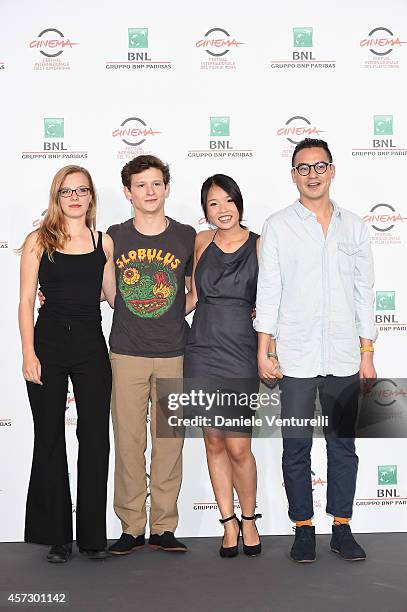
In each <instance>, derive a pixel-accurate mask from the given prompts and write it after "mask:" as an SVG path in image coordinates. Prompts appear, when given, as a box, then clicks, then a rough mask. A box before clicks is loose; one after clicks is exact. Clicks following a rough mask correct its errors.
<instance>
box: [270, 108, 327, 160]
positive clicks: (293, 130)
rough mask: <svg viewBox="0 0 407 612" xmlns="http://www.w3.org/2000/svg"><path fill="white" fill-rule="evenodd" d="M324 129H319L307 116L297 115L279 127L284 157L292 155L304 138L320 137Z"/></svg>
mask: <svg viewBox="0 0 407 612" xmlns="http://www.w3.org/2000/svg"><path fill="white" fill-rule="evenodd" d="M323 133H324V130H321V129H319V128H318V127H317V126H316V125H315V123H312V122H311V121H310V120H309V119H307V117H303V116H302V115H295V116H294V117H290V118H289V119H287V121H286V122H285V124H284V125H282V126H281V127H279V128H277V130H276V135H277V136H278V138H279V139H280V140H282V142H283V149H282V151H281V156H282V157H289V158H291V157H292V154H293V151H294V148H295V147H296V145H297V144H298V143H299V142H300V141H301V140H303V139H304V138H320V134H323Z"/></svg>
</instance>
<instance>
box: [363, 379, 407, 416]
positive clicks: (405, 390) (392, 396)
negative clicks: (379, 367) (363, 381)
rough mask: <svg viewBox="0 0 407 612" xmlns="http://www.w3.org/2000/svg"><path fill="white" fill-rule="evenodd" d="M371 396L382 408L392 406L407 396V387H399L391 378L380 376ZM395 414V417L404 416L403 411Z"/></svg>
mask: <svg viewBox="0 0 407 612" xmlns="http://www.w3.org/2000/svg"><path fill="white" fill-rule="evenodd" d="M369 398H370V399H371V400H372V401H373V402H374V403H375V404H376V405H377V406H379V407H380V408H390V407H391V406H394V404H396V402H397V399H401V398H402V399H406V398H407V387H399V385H398V384H397V383H396V381H395V380H392V379H391V378H380V379H378V380H376V381H375V382H374V383H373V385H372V389H371V391H370V393H369ZM393 414H394V416H395V417H402V416H403V413H402V412H400V413H399V414H396V413H392V415H393Z"/></svg>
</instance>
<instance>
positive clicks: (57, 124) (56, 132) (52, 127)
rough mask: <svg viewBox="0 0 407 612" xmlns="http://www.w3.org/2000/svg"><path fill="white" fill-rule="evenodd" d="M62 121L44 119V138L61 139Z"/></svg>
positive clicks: (62, 132)
mask: <svg viewBox="0 0 407 612" xmlns="http://www.w3.org/2000/svg"><path fill="white" fill-rule="evenodd" d="M63 137H64V120H63V119H50V118H47V119H44V138H63Z"/></svg>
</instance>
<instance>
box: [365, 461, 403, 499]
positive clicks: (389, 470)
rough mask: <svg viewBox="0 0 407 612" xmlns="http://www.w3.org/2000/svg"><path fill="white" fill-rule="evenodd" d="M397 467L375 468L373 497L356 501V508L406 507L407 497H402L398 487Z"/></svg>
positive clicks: (379, 466)
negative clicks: (375, 484) (375, 478)
mask: <svg viewBox="0 0 407 612" xmlns="http://www.w3.org/2000/svg"><path fill="white" fill-rule="evenodd" d="M397 468H398V466H397V465H378V466H377V488H376V492H375V493H376V495H375V497H373V496H371V497H360V498H357V499H356V505H357V506H380V507H389V506H393V507H397V506H399V507H400V506H407V497H403V496H402V495H401V492H400V488H399V486H398V474H397V472H398V469H397Z"/></svg>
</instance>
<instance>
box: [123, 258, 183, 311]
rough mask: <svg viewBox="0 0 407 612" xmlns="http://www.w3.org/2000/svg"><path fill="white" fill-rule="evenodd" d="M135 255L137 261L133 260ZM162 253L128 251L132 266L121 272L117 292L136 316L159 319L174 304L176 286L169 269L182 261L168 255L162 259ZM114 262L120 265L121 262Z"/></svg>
mask: <svg viewBox="0 0 407 612" xmlns="http://www.w3.org/2000/svg"><path fill="white" fill-rule="evenodd" d="M136 253H137V259H135V260H132V259H133V258H134V257H135V255H136ZM162 253H163V251H162V249H159V250H157V249H138V251H130V252H129V254H128V256H129V257H128V258H130V259H131V263H128V264H126V265H125V266H124V267H123V268H122V269H121V270H120V282H119V290H120V293H121V295H122V297H123V300H124V301H125V303H126V306H127V308H128V309H129V310H130V312H132V313H133V314H135V315H138V316H139V317H146V318H157V317H161V315H163V314H164V313H165V312H167V310H168V309H169V308H171V306H172V305H173V303H174V300H175V296H176V294H177V290H178V284H177V277H176V276H175V274H174V272H173V271H172V266H174V267H177V265H178V264H179V263H181V262H180V261H179V259H176V258H175V256H174V255H172V254H171V253H166V254H165V256H164V257H163V256H162ZM174 262H177V264H175V263H174ZM116 263H117V265H119V266H120V265H123V261H122V260H118V262H116Z"/></svg>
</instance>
